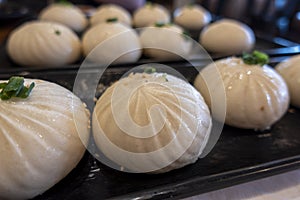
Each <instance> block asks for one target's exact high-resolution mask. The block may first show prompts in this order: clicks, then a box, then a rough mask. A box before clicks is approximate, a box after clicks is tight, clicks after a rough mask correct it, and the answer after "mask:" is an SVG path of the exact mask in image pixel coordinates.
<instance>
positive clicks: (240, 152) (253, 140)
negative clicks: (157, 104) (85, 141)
mask: <svg viewBox="0 0 300 200" xmlns="http://www.w3.org/2000/svg"><path fill="white" fill-rule="evenodd" d="M173 67H174V68H175V69H176V70H177V71H179V72H180V73H181V74H183V75H184V76H185V77H186V79H188V80H189V81H191V82H192V81H193V80H194V78H195V76H196V75H197V70H196V69H195V68H193V67H191V66H180V65H176V66H173ZM129 69H131V68H130V66H127V67H122V68H115V67H114V68H108V69H107V70H106V71H105V73H104V75H103V76H102V78H101V80H100V83H103V84H104V85H106V86H107V85H109V84H110V83H111V82H114V81H115V80H118V79H119V78H120V77H121V76H122V75H123V74H124V73H125V72H127V71H128V70H129ZM95 72H96V71H95V69H87V73H95ZM76 73H77V70H74V69H69V70H68V69H62V70H60V71H55V70H49V71H47V73H45V71H32V72H26V74H24V73H21V74H23V75H25V76H26V77H30V78H41V79H46V80H50V81H53V82H56V83H59V84H60V85H62V86H64V87H66V88H68V89H70V90H72V87H73V83H74V80H75V77H76ZM11 75H12V74H11V73H6V74H5V73H2V74H0V79H7V78H9V77H10V76H11ZM299 122H300V110H299V109H297V108H293V107H290V109H289V111H288V112H287V113H286V115H285V116H284V117H283V118H282V119H281V120H280V121H279V122H277V123H276V124H275V125H274V126H272V128H271V129H270V130H269V131H265V132H255V131H253V130H243V129H238V128H233V127H230V126H225V127H224V129H223V131H222V134H221V137H220V139H219V141H218V142H217V144H216V145H215V147H214V148H213V150H212V151H211V152H210V153H209V154H208V155H207V156H206V157H205V158H203V159H200V160H198V161H197V162H196V163H195V164H192V165H189V166H186V167H184V168H182V169H178V170H174V171H171V172H169V173H165V174H159V175H149V174H129V173H122V172H119V171H116V170H114V169H111V168H109V167H107V166H105V165H103V164H101V163H100V162H98V161H97V160H96V159H94V158H93V157H92V156H91V155H90V154H89V153H88V152H87V153H86V154H85V155H84V157H83V159H82V160H81V162H80V163H79V165H78V166H77V167H76V168H75V169H74V170H73V171H72V172H71V173H70V174H69V175H68V176H67V177H66V178H64V179H63V180H62V181H60V182H59V183H58V184H57V185H55V186H54V187H53V188H51V189H50V190H49V191H47V192H46V193H44V194H43V195H41V196H38V197H36V198H35V200H57V199H65V200H71V199H72V200H83V199H84V200H99V199H107V198H118V199H119V198H121V199H168V198H174V199H178V198H182V197H188V196H192V195H196V194H200V193H204V192H208V191H212V190H216V189H220V188H224V187H227V186H232V185H235V184H239V183H243V182H247V181H251V180H256V179H259V178H263V177H266V176H270V175H274V174H278V173H282V172H285V171H289V170H293V169H297V168H299V167H300V134H299V130H300V123H299Z"/></svg>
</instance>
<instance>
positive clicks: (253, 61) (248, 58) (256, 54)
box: [242, 51, 269, 66]
mask: <svg viewBox="0 0 300 200" xmlns="http://www.w3.org/2000/svg"><path fill="white" fill-rule="evenodd" d="M242 59H243V61H244V63H245V64H248V65H261V66H263V65H265V64H268V63H269V56H268V55H267V54H265V53H263V52H260V51H253V52H252V53H251V54H249V53H244V54H243V56H242Z"/></svg>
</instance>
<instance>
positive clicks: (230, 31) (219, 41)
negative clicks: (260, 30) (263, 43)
mask: <svg viewBox="0 0 300 200" xmlns="http://www.w3.org/2000/svg"><path fill="white" fill-rule="evenodd" d="M199 42H200V44H201V45H202V46H203V47H204V48H205V49H206V50H207V51H209V52H214V53H226V54H239V53H243V52H245V51H249V50H251V49H252V48H253V46H254V44H255V36H254V33H253V31H252V29H251V28H250V27H249V26H247V25H246V24H243V23H241V22H238V21H236V20H231V19H222V20H219V21H217V22H214V23H212V24H210V25H208V26H207V27H205V28H204V29H203V30H202V31H201V33H200V37H199Z"/></svg>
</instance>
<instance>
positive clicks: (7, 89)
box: [0, 76, 35, 100]
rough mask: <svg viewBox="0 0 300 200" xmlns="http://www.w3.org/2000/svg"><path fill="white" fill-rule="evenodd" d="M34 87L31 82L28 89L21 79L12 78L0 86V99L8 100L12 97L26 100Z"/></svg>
mask: <svg viewBox="0 0 300 200" xmlns="http://www.w3.org/2000/svg"><path fill="white" fill-rule="evenodd" d="M34 86H35V84H34V82H33V83H31V84H30V86H29V87H26V86H24V78H23V77H18V76H12V77H11V78H10V79H9V80H8V82H7V83H1V84H0V89H1V92H0V98H1V100H8V99H10V98H12V97H18V98H27V97H28V96H29V95H30V92H31V91H32V89H33V87H34Z"/></svg>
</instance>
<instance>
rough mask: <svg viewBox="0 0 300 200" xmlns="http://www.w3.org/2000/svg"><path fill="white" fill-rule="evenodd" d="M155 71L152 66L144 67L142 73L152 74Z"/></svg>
mask: <svg viewBox="0 0 300 200" xmlns="http://www.w3.org/2000/svg"><path fill="white" fill-rule="evenodd" d="M155 72H156V69H155V68H154V67H145V69H144V73H147V74H153V73H155Z"/></svg>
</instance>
